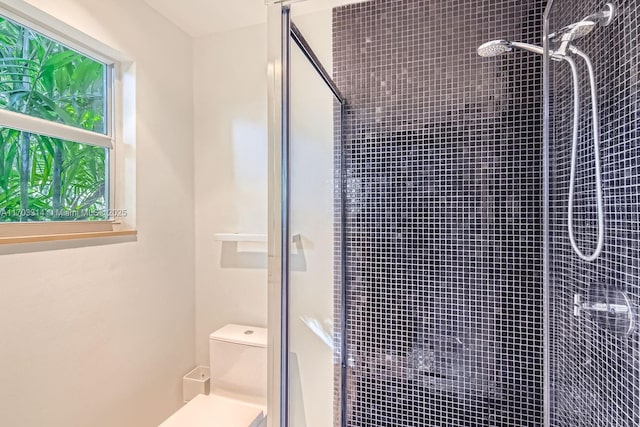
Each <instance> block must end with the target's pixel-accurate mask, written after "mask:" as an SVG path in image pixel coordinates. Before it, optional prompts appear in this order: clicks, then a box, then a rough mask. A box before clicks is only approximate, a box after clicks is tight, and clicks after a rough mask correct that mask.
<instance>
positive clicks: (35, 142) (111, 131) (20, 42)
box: [0, 2, 131, 243]
mask: <svg viewBox="0 0 640 427" xmlns="http://www.w3.org/2000/svg"><path fill="white" fill-rule="evenodd" d="M0 3H2V2H0ZM1 6H2V5H1V4H0V7H1ZM23 8H24V9H26V11H24V10H23V11H18V13H16V11H13V10H6V13H5V11H4V10H3V9H0V243H2V238H3V237H5V236H12V237H15V236H20V235H21V234H22V232H21V231H20V232H16V231H15V228H16V227H17V226H18V225H21V226H22V228H20V230H27V228H25V227H26V224H30V227H31V228H29V229H34V230H36V231H34V232H27V234H37V235H39V234H56V233H61V232H87V231H109V230H113V227H112V224H113V223H117V222H118V221H120V220H122V219H123V218H124V217H126V216H127V209H126V206H122V203H119V202H118V201H119V200H124V199H128V200H130V199H131V197H130V196H131V194H124V193H126V192H123V195H121V196H120V197H116V193H115V189H116V188H115V187H117V185H120V184H122V179H118V177H117V176H115V171H116V168H115V166H116V165H115V164H114V163H115V161H116V159H118V158H121V157H122V156H116V153H115V150H116V147H117V145H118V144H117V142H116V139H115V137H114V135H115V133H116V129H115V128H116V126H115V124H116V122H117V121H118V120H117V117H116V116H117V113H118V111H117V108H116V107H115V103H114V100H115V98H116V95H115V92H116V90H115V87H116V85H117V83H118V82H117V78H116V73H117V66H118V65H119V64H118V62H117V61H116V60H114V59H112V57H111V58H110V57H109V53H112V52H113V51H109V52H107V53H106V54H103V52H100V49H92V46H91V45H97V46H98V47H99V48H100V47H102V45H101V44H100V43H99V42H97V41H95V40H93V39H90V38H89V37H88V36H85V35H83V34H81V33H79V32H77V31H76V30H74V29H72V28H71V27H68V26H66V25H65V24H63V23H60V22H59V21H56V20H55V19H54V18H52V17H50V16H48V15H46V14H44V13H42V12H41V11H39V10H37V9H35V8H31V7H30V6H28V5H24V7H23ZM20 12H22V13H20ZM30 13H31V14H35V15H38V17H39V18H41V19H42V18H43V17H44V19H45V23H44V24H41V22H42V21H38V20H37V19H34V20H33V21H31V20H30V19H29V18H30V16H29V14H30ZM25 15H26V16H25ZM22 18H24V19H22ZM52 22H53V23H54V25H51V23H52ZM52 28H53V29H54V30H53V31H51V29H52ZM60 29H62V30H60ZM65 30H67V31H66V32H67V33H72V34H71V35H69V34H65ZM78 35H81V36H82V37H81V38H82V39H83V40H74V39H73V36H78ZM58 36H59V37H58ZM87 41H89V43H87ZM87 46H89V47H88V48H87ZM105 50H109V48H106V47H105ZM112 56H113V55H112ZM119 113H120V114H121V113H122V112H121V111H120V112H119ZM120 122H122V120H120ZM121 126H122V123H121ZM62 223H64V224H66V226H65V227H66V228H65V227H62V228H61V226H60V225H61V224H62ZM37 224H40V225H39V226H36V225H37ZM47 224H48V225H47ZM53 224H58V225H56V226H55V228H51V230H55V231H47V227H53ZM91 224H93V225H91ZM105 225H107V226H106V227H105ZM34 226H36V228H33V227H34ZM12 227H13V228H12ZM38 227H39V228H38ZM7 230H9V231H7ZM43 230H44V231H43ZM61 230H62V231H61Z"/></svg>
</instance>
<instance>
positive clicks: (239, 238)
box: [213, 233, 267, 242]
mask: <svg viewBox="0 0 640 427" xmlns="http://www.w3.org/2000/svg"><path fill="white" fill-rule="evenodd" d="M213 237H214V238H215V239H216V240H219V241H221V242H266V241H267V235H266V234H244V233H216V234H214V235H213Z"/></svg>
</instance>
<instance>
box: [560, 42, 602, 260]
mask: <svg viewBox="0 0 640 427" xmlns="http://www.w3.org/2000/svg"><path fill="white" fill-rule="evenodd" d="M570 50H571V52H573V53H575V54H576V55H578V56H580V57H582V59H584V61H585V63H586V64H587V69H588V70H589V82H590V85H591V103H592V108H591V112H592V116H593V117H592V127H593V150H594V162H595V181H596V205H597V206H596V209H597V212H598V243H597V245H596V249H595V250H594V251H593V253H592V254H591V255H585V254H584V253H582V251H581V250H580V248H579V247H578V244H577V243H576V239H575V236H574V234H573V196H574V194H575V185H576V165H577V163H578V128H579V125H580V123H579V121H580V83H579V81H578V80H579V77H578V68H577V66H576V63H575V61H574V60H573V59H572V58H570V57H569V56H565V57H564V58H563V59H564V60H565V61H567V63H568V64H569V66H570V67H571V72H572V74H573V147H572V151H571V179H570V183H569V203H568V205H569V206H568V220H567V225H568V228H569V240H570V241H571V246H572V247H573V250H574V251H575V253H576V254H577V255H578V256H579V257H580V258H581V259H583V260H585V261H594V260H595V259H597V258H598V257H599V256H600V253H601V252H602V247H603V246H604V200H603V196H602V176H601V171H600V117H599V114H598V94H597V88H596V78H595V72H594V70H593V65H592V64H591V60H590V59H589V57H588V56H587V55H586V54H585V53H584V52H582V51H581V50H579V49H578V48H576V47H575V46H571V47H570Z"/></svg>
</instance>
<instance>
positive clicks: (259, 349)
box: [209, 325, 267, 402]
mask: <svg viewBox="0 0 640 427" xmlns="http://www.w3.org/2000/svg"><path fill="white" fill-rule="evenodd" d="M209 362H210V366H211V393H227V394H233V395H239V396H241V397H247V398H251V399H258V400H261V401H262V400H264V401H265V402H266V398H267V330H266V329H265V328H258V327H255V326H244V325H226V326H224V327H222V328H220V329H218V330H217V331H215V332H214V333H212V334H211V335H210V336H209Z"/></svg>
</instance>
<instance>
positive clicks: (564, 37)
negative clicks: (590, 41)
mask: <svg viewBox="0 0 640 427" xmlns="http://www.w3.org/2000/svg"><path fill="white" fill-rule="evenodd" d="M597 25H598V23H597V22H595V21H591V20H583V21H580V22H575V23H573V24H571V25H567V26H566V27H563V28H561V29H560V30H559V31H557V32H555V33H552V34H550V35H549V40H551V41H552V42H554V43H556V42H572V41H574V40H577V39H581V38H582V37H584V36H586V35H587V34H589V33H590V32H591V31H593V30H595V28H596V26H597Z"/></svg>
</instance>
